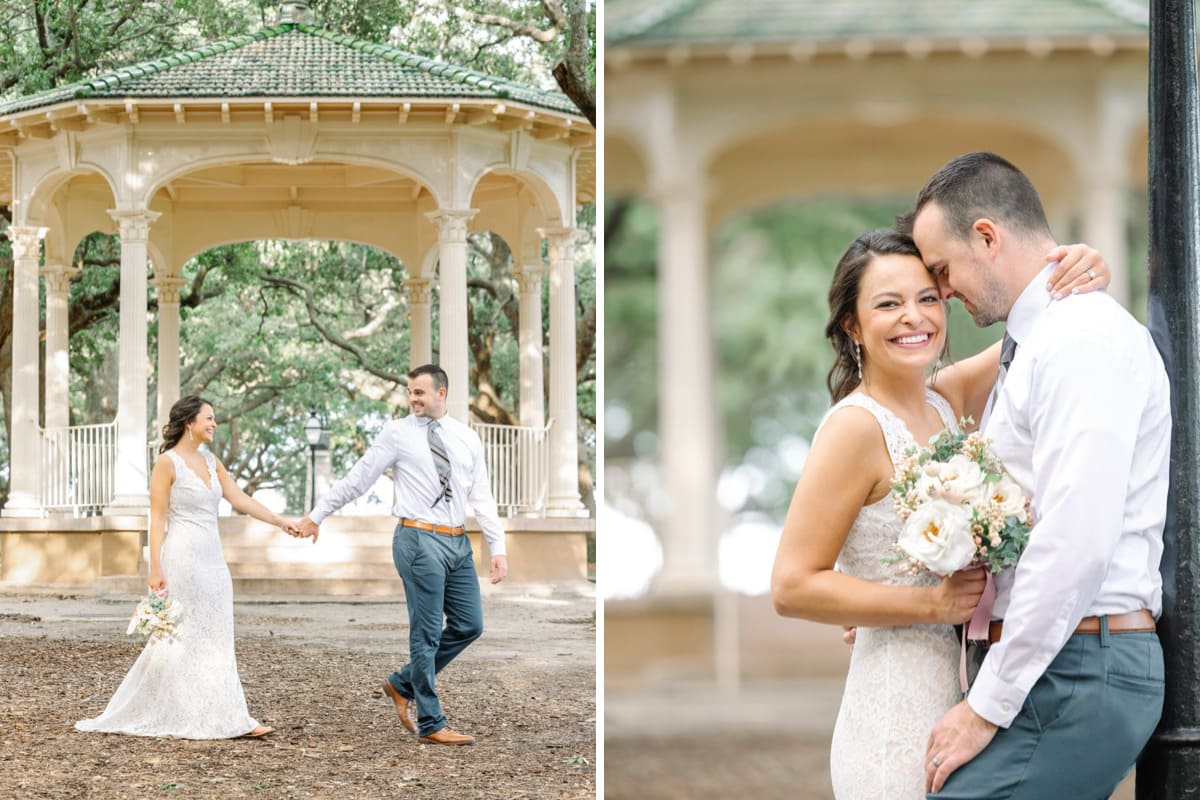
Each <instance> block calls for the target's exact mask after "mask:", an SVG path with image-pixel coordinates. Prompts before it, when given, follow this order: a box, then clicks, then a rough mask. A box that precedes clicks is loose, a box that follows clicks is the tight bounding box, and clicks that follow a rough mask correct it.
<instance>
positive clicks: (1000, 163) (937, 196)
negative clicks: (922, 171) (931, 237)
mask: <svg viewBox="0 0 1200 800" xmlns="http://www.w3.org/2000/svg"><path fill="white" fill-rule="evenodd" d="M929 203H937V205H938V208H940V209H941V210H942V214H943V216H944V219H945V222H946V229H947V231H948V232H949V233H950V234H951V235H953V236H956V237H957V238H958V239H960V240H963V239H966V238H968V236H969V235H970V233H971V226H972V225H973V224H974V223H975V220H977V219H980V218H985V217H986V218H987V219H990V220H992V221H994V222H998V223H1001V224H1003V225H1005V226H1006V227H1008V228H1011V229H1012V230H1014V231H1015V232H1017V233H1018V234H1032V235H1040V234H1045V235H1050V236H1052V235H1053V234H1052V233H1051V231H1050V223H1049V222H1047V221H1046V212H1045V210H1044V209H1043V208H1042V200H1041V198H1040V197H1038V193H1037V189H1034V188H1033V184H1032V183H1031V182H1030V181H1029V178H1027V177H1025V173H1023V172H1021V170H1019V169H1017V168H1016V167H1015V166H1013V165H1012V164H1011V163H1010V162H1009V161H1007V160H1005V159H1003V158H1001V157H1000V156H998V155H996V154H995V153H982V152H976V153H967V154H966V155H961V156H959V157H957V158H955V159H952V160H950V161H949V162H947V163H946V164H945V165H944V166H943V167H942V168H941V169H939V170H938V171H937V172H936V173H934V175H933V177H932V178H930V179H929V181H928V182H927V183H926V184H925V186H924V187H923V188H922V189H921V192H920V194H918V195H917V202H916V205H914V206H913V210H912V211H910V212H909V213H908V214H905V215H903V216H902V217H900V218H898V219H897V223H898V224H899V225H900V226H903V225H905V224H907V225H909V226H910V228H909V231H908V232H909V233H911V225H912V222H913V221H914V220H916V218H917V215H918V214H920V213H921V209H923V208H924V207H925V206H926V205H928V204H929Z"/></svg>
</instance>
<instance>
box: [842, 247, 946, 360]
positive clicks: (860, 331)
mask: <svg viewBox="0 0 1200 800" xmlns="http://www.w3.org/2000/svg"><path fill="white" fill-rule="evenodd" d="M856 312H857V315H858V324H857V330H855V327H854V325H853V323H852V324H851V327H850V328H849V330H848V333H850V335H851V336H852V337H854V338H855V339H857V340H858V341H859V342H860V343H861V345H862V351H863V370H864V372H867V371H870V370H879V369H884V370H888V371H895V370H902V371H906V370H916V371H921V372H923V371H924V370H925V369H926V368H928V367H929V365H930V364H932V363H933V362H934V361H936V360H937V357H938V354H939V353H941V352H942V345H943V344H944V343H945V341H946V309H945V306H943V305H942V300H941V297H940V296H939V295H938V289H937V285H936V284H935V283H934V281H933V278H932V277H931V276H930V274H929V271H928V270H927V269H925V265H924V264H922V263H921V260H920V259H919V258H917V257H915V256H908V255H880V256H875V257H874V258H873V259H872V260H871V263H870V264H868V265H867V268H866V270H865V271H864V272H863V276H862V280H861V282H860V283H859V292H858V303H857V306H856Z"/></svg>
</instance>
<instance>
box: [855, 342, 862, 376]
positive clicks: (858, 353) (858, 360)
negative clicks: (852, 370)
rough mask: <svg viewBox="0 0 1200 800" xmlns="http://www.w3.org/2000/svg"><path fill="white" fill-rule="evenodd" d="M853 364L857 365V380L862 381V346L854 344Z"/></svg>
mask: <svg viewBox="0 0 1200 800" xmlns="http://www.w3.org/2000/svg"><path fill="white" fill-rule="evenodd" d="M854 363H855V364H857V365H858V379H859V380H860V381H861V380H862V346H861V345H859V343H858V342H857V341H856V342H854Z"/></svg>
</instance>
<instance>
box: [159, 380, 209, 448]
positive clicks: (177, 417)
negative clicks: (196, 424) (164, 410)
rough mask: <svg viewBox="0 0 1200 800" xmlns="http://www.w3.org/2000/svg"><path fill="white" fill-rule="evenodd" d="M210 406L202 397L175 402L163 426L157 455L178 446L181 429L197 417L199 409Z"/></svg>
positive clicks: (192, 396)
mask: <svg viewBox="0 0 1200 800" xmlns="http://www.w3.org/2000/svg"><path fill="white" fill-rule="evenodd" d="M211 405H212V403H210V402H208V401H207V400H205V399H204V398H203V397H200V396H199V395H194V394H189V395H188V396H187V397H181V398H179V399H178V400H176V401H175V405H173V406H171V413H170V414H169V415H168V416H167V424H166V425H163V429H162V444H160V445H159V446H158V452H159V454H160V455H161V454H162V453H165V452H167V451H168V450H170V449H171V448H172V447H174V446H175V445H177V444H179V440H180V439H182V438H183V429H184V428H186V427H187V425H188V423H189V422H191V421H192V420H194V419H195V418H196V416H197V415H199V413H200V409H202V408H204V407H205V406H211Z"/></svg>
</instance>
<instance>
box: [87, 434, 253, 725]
mask: <svg viewBox="0 0 1200 800" xmlns="http://www.w3.org/2000/svg"><path fill="white" fill-rule="evenodd" d="M167 455H168V456H169V457H170V458H171V461H172V462H173V463H174V464H175V483H174V484H173V485H172V486H171V498H170V503H169V505H168V507H167V529H166V537H165V539H164V541H163V548H162V570H163V578H164V580H165V581H166V584H167V593H168V594H169V595H170V596H171V597H173V598H175V599H177V600H179V601H180V602H181V603H182V604H183V611H182V616H181V618H180V620H179V624H178V626H177V628H176V636H175V638H174V640H151V641H149V642H147V643H146V648H145V649H144V650H143V651H142V653H141V655H140V656H138V659H137V661H136V662H134V665H133V667H132V668H130V670H129V673H128V674H127V675H126V676H125V679H124V680H123V681H122V682H121V685H120V686H119V687H118V688H117V690H116V692H114V693H113V696H112V698H111V699H110V700H109V701H108V706H107V707H106V708H105V709H104V713H103V714H101V715H100V716H99V717H96V718H95V719H87V720H82V721H80V722H77V723H75V727H76V728H77V729H78V730H81V731H104V732H107V733H129V734H133V735H136V736H173V737H178V738H183V739H229V738H232V737H234V736H241V735H242V734H244V733H247V732H249V731H251V730H253V729H254V728H256V727H258V722H256V721H255V720H254V719H253V718H251V717H250V715H249V713H247V711H246V698H245V695H244V693H243V692H242V683H241V680H240V679H239V678H238V671H237V658H236V656H235V655H234V648H233V581H232V580H231V579H230V576H229V568H228V567H227V566H226V564H225V556H224V554H223V553H222V552H221V539H220V536H219V534H218V532H217V511H218V509H219V507H220V503H221V486H220V483H219V482H218V480H217V474H216V462H215V459H214V458H213V455H212V454H211V453H208V452H204V460H205V463H206V464H207V465H208V476H209V485H208V486H205V485H204V481H203V480H201V478H200V476H199V475H197V474H196V473H195V472H194V471H193V470H192V468H191V467H189V466H188V465H187V464H186V463H185V462H184V460H183V459H182V458H181V457H180V456H179V455H178V454H177V453H175V451H173V450H168V451H167Z"/></svg>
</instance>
